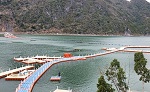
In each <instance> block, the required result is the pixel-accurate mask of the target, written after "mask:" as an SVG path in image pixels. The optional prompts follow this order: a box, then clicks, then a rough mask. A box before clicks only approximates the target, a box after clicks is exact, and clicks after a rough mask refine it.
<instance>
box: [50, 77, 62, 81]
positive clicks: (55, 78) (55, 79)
mask: <svg viewBox="0 0 150 92" xmlns="http://www.w3.org/2000/svg"><path fill="white" fill-rule="evenodd" d="M60 80H61V76H52V77H51V78H50V81H60Z"/></svg>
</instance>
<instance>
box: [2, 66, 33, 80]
mask: <svg viewBox="0 0 150 92" xmlns="http://www.w3.org/2000/svg"><path fill="white" fill-rule="evenodd" d="M33 68H34V66H25V67H20V68H16V69H13V70H9V71H6V72H2V73H0V78H4V77H6V76H8V75H10V74H13V73H18V72H20V71H23V70H29V69H33Z"/></svg>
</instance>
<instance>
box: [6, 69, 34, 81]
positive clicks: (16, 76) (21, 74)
mask: <svg viewBox="0 0 150 92" xmlns="http://www.w3.org/2000/svg"><path fill="white" fill-rule="evenodd" d="M34 71H35V70H23V71H22V72H19V73H17V74H16V73H15V74H10V75H9V76H7V77H5V80H12V81H20V80H24V79H25V78H27V77H28V76H30V75H31V74H32V73H33V72H34Z"/></svg>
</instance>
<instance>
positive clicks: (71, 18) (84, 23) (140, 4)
mask: <svg viewBox="0 0 150 92" xmlns="http://www.w3.org/2000/svg"><path fill="white" fill-rule="evenodd" d="M0 29H1V30H2V31H5V30H6V31H21V32H54V33H71V34H105V35H124V34H125V35H130V34H131V35H149V34H150V3H148V2H147V1H146V0H131V1H130V2H128V1H126V0H0ZM51 29H55V30H51Z"/></svg>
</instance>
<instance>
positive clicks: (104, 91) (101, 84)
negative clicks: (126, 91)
mask: <svg viewBox="0 0 150 92" xmlns="http://www.w3.org/2000/svg"><path fill="white" fill-rule="evenodd" d="M97 88H98V90H97V92H114V91H115V89H113V88H112V85H111V84H108V83H107V82H106V81H105V79H104V76H101V77H100V78H99V79H98V84H97Z"/></svg>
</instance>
